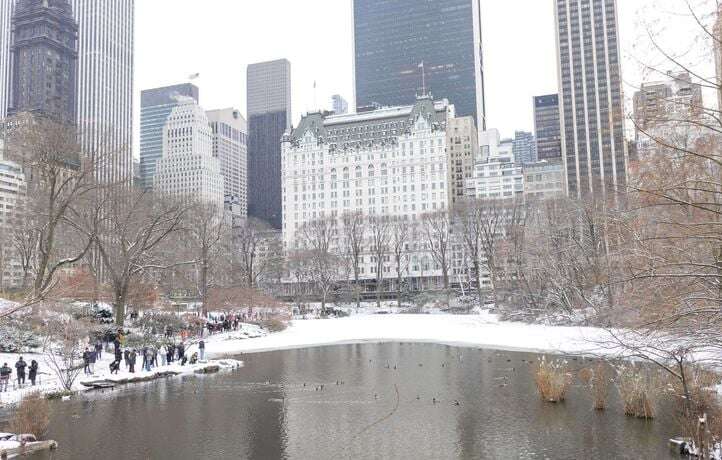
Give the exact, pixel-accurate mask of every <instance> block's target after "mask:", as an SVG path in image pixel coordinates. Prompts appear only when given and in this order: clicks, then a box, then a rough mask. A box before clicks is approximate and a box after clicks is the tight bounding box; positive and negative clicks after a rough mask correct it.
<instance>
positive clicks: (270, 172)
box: [247, 59, 291, 230]
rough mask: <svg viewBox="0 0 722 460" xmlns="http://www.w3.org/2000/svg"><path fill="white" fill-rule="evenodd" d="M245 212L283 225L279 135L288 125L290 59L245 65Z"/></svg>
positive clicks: (282, 133)
mask: <svg viewBox="0 0 722 460" xmlns="http://www.w3.org/2000/svg"><path fill="white" fill-rule="evenodd" d="M247 84H248V88H247V92H248V94H247V96H248V215H249V216H252V217H255V218H257V219H261V220H264V221H266V222H268V223H269V224H270V225H271V226H272V227H273V228H275V229H277V230H280V229H281V226H282V219H283V217H282V214H283V209H282V203H281V199H282V195H281V190H282V187H281V139H282V138H283V135H284V133H285V132H286V130H287V129H288V128H290V127H291V63H290V62H288V61H287V60H285V59H281V60H278V61H271V62H262V63H258V64H251V65H249V66H248V77H247Z"/></svg>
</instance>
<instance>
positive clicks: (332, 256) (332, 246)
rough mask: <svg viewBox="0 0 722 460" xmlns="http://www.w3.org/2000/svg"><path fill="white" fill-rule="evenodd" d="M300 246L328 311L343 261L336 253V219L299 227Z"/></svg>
mask: <svg viewBox="0 0 722 460" xmlns="http://www.w3.org/2000/svg"><path fill="white" fill-rule="evenodd" d="M298 238H299V241H298V243H299V246H300V248H301V250H302V252H303V257H302V258H301V259H299V260H304V262H305V264H307V265H306V266H307V267H308V268H309V269H310V273H309V276H310V278H311V279H312V280H313V284H314V286H315V287H316V289H317V290H318V291H319V292H320V294H321V311H322V312H324V313H325V312H326V302H327V300H328V296H329V294H330V293H331V291H332V290H333V288H334V287H335V286H336V283H337V281H338V277H339V271H340V268H341V261H340V258H339V256H338V254H337V253H336V248H337V247H338V245H337V242H338V235H337V225H336V220H335V219H333V218H321V219H317V220H314V221H311V222H308V223H307V224H305V225H304V226H303V227H301V228H300V229H299V233H298Z"/></svg>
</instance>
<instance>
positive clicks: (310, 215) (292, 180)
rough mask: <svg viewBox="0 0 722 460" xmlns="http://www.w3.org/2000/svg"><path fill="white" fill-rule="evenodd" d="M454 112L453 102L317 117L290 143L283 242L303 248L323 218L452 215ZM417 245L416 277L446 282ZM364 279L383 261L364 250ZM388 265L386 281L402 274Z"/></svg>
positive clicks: (287, 139) (304, 122)
mask: <svg viewBox="0 0 722 460" xmlns="http://www.w3.org/2000/svg"><path fill="white" fill-rule="evenodd" d="M453 118H454V108H453V106H452V105H450V104H449V103H448V101H446V100H442V101H432V100H431V99H429V98H421V99H419V100H417V102H416V104H415V105H412V106H402V107H391V108H383V109H378V110H373V111H367V112H362V113H359V114H351V115H328V114H322V113H311V114H308V115H306V116H304V117H303V118H302V119H301V122H300V123H299V125H298V127H297V128H295V129H293V130H289V131H288V132H287V134H286V135H285V136H284V139H283V213H284V214H283V241H284V246H285V248H286V250H293V249H294V248H297V247H298V246H299V244H300V242H299V237H298V234H299V232H300V231H301V229H303V227H304V226H305V225H307V224H309V223H311V222H313V221H316V220H319V219H326V218H330V219H334V220H337V221H339V220H341V218H342V217H343V216H345V215H349V214H360V215H362V216H364V218H367V217H369V216H384V217H389V218H390V217H394V218H399V219H403V220H405V221H408V222H409V225H412V226H413V225H414V223H417V222H419V220H420V218H421V216H422V215H424V214H428V213H433V212H434V211H439V212H441V211H447V210H448V209H449V192H448V188H449V186H448V177H449V176H448V164H449V158H448V154H447V145H446V142H447V139H448V133H447V129H448V122H449V120H451V119H453ZM421 240H422V238H421V237H420V235H416V238H411V239H410V248H409V251H410V252H411V253H412V255H411V256H410V259H409V264H408V265H409V267H408V277H409V278H416V279H419V278H423V277H428V276H431V277H433V276H438V275H439V273H438V270H437V268H436V267H435V266H434V263H433V262H432V261H431V259H430V257H429V255H428V254H427V253H426V252H425V251H424V250H423V244H422V243H421ZM364 246H365V248H366V249H365V251H366V252H365V254H364V256H363V263H362V264H361V277H362V278H364V279H374V278H376V275H377V274H376V271H375V270H376V267H377V266H378V265H377V262H376V261H373V260H372V254H370V252H369V250H370V243H369V244H368V245H367V244H364ZM390 265H391V263H390V261H384V263H383V270H384V277H385V278H393V277H395V274H394V273H393V270H392V269H391V267H390Z"/></svg>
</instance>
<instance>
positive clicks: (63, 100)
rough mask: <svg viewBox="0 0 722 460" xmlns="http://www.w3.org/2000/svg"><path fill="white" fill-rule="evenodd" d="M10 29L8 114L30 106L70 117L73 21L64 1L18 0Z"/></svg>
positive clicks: (75, 40) (74, 63)
mask: <svg viewBox="0 0 722 460" xmlns="http://www.w3.org/2000/svg"><path fill="white" fill-rule="evenodd" d="M38 24H43V25H44V27H39V26H38ZM11 35H12V37H11V38H12V40H11V48H10V51H11V53H12V64H11V66H12V83H11V85H10V87H11V92H12V93H11V98H10V107H8V114H10V115H12V114H17V113H22V112H30V113H34V114H38V115H41V116H47V117H51V118H54V119H57V120H60V121H63V122H69V123H74V122H75V114H76V99H77V68H78V25H77V23H76V22H75V19H74V18H73V11H72V8H71V6H70V4H69V3H68V1H67V0H18V1H17V3H16V4H15V7H14V11H13V16H12V32H11Z"/></svg>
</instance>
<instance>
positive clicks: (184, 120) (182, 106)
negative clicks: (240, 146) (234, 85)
mask: <svg viewBox="0 0 722 460" xmlns="http://www.w3.org/2000/svg"><path fill="white" fill-rule="evenodd" d="M153 182H154V186H153V188H154V189H155V190H158V191H161V192H164V193H167V194H169V195H174V196H177V197H180V198H182V199H197V200H200V201H202V202H204V203H207V204H208V205H210V206H214V207H215V208H216V209H217V210H218V211H222V210H223V175H222V174H221V166H220V161H219V160H218V158H214V157H213V133H212V132H211V127H210V124H209V122H208V117H207V116H206V113H205V111H204V110H203V109H202V108H201V107H200V106H199V105H198V104H197V103H196V102H195V101H194V100H193V99H185V100H183V101H182V102H180V103H179V104H178V105H177V106H176V107H175V108H173V110H172V111H171V113H170V115H169V116H168V118H167V120H166V122H165V125H164V126H163V157H162V158H160V159H159V160H158V161H157V163H156V172H155V176H154V178H153Z"/></svg>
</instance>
